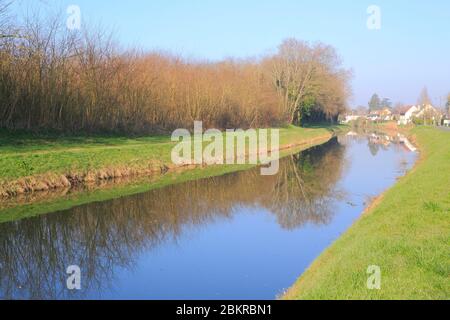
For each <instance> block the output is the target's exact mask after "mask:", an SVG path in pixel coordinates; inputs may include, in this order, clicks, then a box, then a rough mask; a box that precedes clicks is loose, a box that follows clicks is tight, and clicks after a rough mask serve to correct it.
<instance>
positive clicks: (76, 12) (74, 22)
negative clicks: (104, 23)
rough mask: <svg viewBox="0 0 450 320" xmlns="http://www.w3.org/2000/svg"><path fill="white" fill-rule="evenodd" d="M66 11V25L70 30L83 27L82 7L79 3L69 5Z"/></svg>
mask: <svg viewBox="0 0 450 320" xmlns="http://www.w3.org/2000/svg"><path fill="white" fill-rule="evenodd" d="M66 13H67V15H68V17H67V20H66V27H67V29H69V30H72V31H73V30H80V29H81V8H80V6H77V5H70V6H68V7H67V10H66Z"/></svg>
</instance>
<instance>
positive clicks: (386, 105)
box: [380, 98, 392, 109]
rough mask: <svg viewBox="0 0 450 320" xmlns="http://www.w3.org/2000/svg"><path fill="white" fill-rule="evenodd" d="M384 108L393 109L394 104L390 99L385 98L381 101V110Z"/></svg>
mask: <svg viewBox="0 0 450 320" xmlns="http://www.w3.org/2000/svg"><path fill="white" fill-rule="evenodd" d="M384 108H388V109H391V108H392V102H391V100H390V99H389V98H383V100H382V101H381V104H380V109H384Z"/></svg>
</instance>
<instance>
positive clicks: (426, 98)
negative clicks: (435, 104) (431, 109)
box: [417, 87, 432, 106]
mask: <svg viewBox="0 0 450 320" xmlns="http://www.w3.org/2000/svg"><path fill="white" fill-rule="evenodd" d="M417 102H418V104H419V105H421V106H425V105H429V104H432V103H431V99H430V95H429V94H428V89H427V87H424V88H423V89H422V92H420V96H419V99H418V101H417Z"/></svg>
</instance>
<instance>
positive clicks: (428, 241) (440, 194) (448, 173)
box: [284, 127, 450, 299]
mask: <svg viewBox="0 0 450 320" xmlns="http://www.w3.org/2000/svg"><path fill="white" fill-rule="evenodd" d="M411 133H412V135H413V136H414V138H415V139H416V141H417V143H418V145H419V146H420V149H421V158H420V160H419V162H418V163H417V165H416V167H415V168H414V169H413V170H412V171H411V172H410V173H409V174H408V175H407V176H405V177H403V178H402V179H400V181H398V183H397V184H396V185H395V186H393V187H392V188H391V189H390V190H388V191H387V192H386V193H385V194H384V195H383V197H382V199H381V200H380V201H379V202H378V203H377V204H376V205H375V206H374V207H373V208H371V209H369V210H368V211H367V212H366V213H365V214H364V215H363V216H362V217H361V219H359V220H358V221H357V222H356V223H355V224H354V225H353V226H352V227H351V228H350V229H349V230H348V231H347V232H346V233H345V234H344V235H342V236H341V237H340V238H339V239H338V240H337V241H336V242H335V243H334V244H333V245H332V246H331V247H329V248H328V249H327V250H326V251H325V252H324V253H323V254H322V255H321V256H320V257H319V258H318V259H317V260H316V261H315V262H314V263H313V264H312V265H311V266H310V268H309V269H308V270H307V271H306V272H305V273H304V274H303V275H302V276H301V277H300V279H299V280H298V281H297V282H296V283H295V284H294V286H293V287H292V288H291V289H290V290H288V292H287V293H286V295H285V296H284V298H285V299H449V298H450V281H449V275H450V255H449V243H450V132H448V131H447V132H445V131H441V130H438V129H435V128H429V127H420V128H415V129H413V130H412V131H411ZM372 265H376V266H379V267H380V269H381V288H380V290H376V289H375V290H369V289H368V288H367V280H368V277H369V274H368V273H367V269H368V267H369V266H372Z"/></svg>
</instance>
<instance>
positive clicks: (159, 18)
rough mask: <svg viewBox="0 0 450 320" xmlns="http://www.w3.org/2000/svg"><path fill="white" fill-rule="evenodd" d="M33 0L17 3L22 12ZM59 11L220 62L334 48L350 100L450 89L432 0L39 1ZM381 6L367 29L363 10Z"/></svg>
mask: <svg viewBox="0 0 450 320" xmlns="http://www.w3.org/2000/svg"><path fill="white" fill-rule="evenodd" d="M29 3H34V6H36V5H35V3H36V1H35V0H29V1H26V0H19V3H18V5H16V8H15V10H16V11H17V12H18V13H20V12H23V11H24V9H23V8H25V7H26V6H27V4H29ZM41 3H42V4H41V5H42V6H43V7H47V8H51V9H54V10H56V9H57V8H59V9H65V8H66V7H67V6H68V5H78V6H79V7H80V9H81V14H82V21H83V23H88V24H92V23H95V24H97V23H100V24H101V25H102V26H104V27H107V28H113V29H114V30H115V31H116V35H117V38H118V40H119V41H120V42H121V43H122V44H123V45H125V46H139V47H140V48H143V49H148V50H152V49H158V50H159V49H162V50H168V51H171V52H173V53H177V54H181V55H183V56H186V57H194V58H206V59H212V60H217V59H221V58H224V57H239V58H245V57H252V56H261V55H263V54H267V53H270V52H273V51H274V50H275V49H276V47H277V46H278V44H279V43H280V42H281V41H282V40H283V39H285V38H288V37H295V38H299V39H303V40H309V41H322V42H325V43H328V44H331V45H333V46H334V47H336V49H337V50H338V52H339V54H340V55H341V57H342V59H343V61H344V64H345V66H346V67H348V68H352V69H353V72H354V78H353V82H352V83H353V100H352V105H360V104H361V105H367V101H368V100H369V99H370V96H371V95H372V93H374V92H377V93H378V94H379V95H381V96H383V97H388V98H390V99H391V100H392V101H393V102H403V103H415V102H416V100H417V97H418V96H419V93H420V90H421V89H422V87H423V86H425V85H426V86H427V87H428V90H429V92H430V95H431V97H432V99H433V101H434V103H435V104H437V105H439V103H440V101H442V103H443V102H444V96H445V95H446V94H447V93H448V92H450V1H446V0H434V1H424V0H422V1H419V0H415V1H414V0H409V1H407V0H390V1H384V0H371V1H365V0H360V1H357V0H353V1H351V0H340V1H331V0H328V1H325V0H316V1H301V0H277V1H265V0H259V1H256V0H255V1H254V0H247V1H246V0H241V1H237V0H227V1H225V0H224V1H218V0H216V1H212V0H210V1H207V0H185V1H182V0H128V1H123V0H94V1H92V0H70V1H69V0H67V1H66V0H50V1H49V0H47V1H45V0H42V1H41ZM370 5H377V6H379V7H380V9H381V29H380V30H376V31H375V30H369V29H368V28H367V25H366V21H367V19H368V18H369V15H368V14H367V8H368V7H369V6H370Z"/></svg>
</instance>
